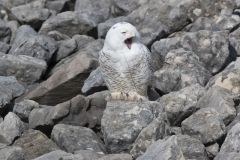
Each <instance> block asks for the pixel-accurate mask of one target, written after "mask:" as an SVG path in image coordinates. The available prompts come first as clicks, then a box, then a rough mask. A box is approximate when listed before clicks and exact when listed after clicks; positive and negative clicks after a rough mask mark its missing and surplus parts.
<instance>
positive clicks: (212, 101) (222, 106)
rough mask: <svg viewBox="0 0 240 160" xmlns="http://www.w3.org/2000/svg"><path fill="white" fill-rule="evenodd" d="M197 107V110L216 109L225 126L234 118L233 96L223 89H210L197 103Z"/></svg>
mask: <svg viewBox="0 0 240 160" xmlns="http://www.w3.org/2000/svg"><path fill="white" fill-rule="evenodd" d="M197 106H198V107H197V108H207V107H209V108H214V109H216V111H217V112H218V113H219V115H220V118H221V119H223V122H224V124H225V125H227V124H229V123H230V122H231V121H232V120H233V119H234V117H235V116H236V109H235V107H234V106H235V104H234V101H233V95H232V94H231V92H230V91H228V90H226V89H224V88H220V87H212V88H210V89H209V90H208V91H207V92H206V93H205V94H204V96H203V97H201V99H200V100H199V101H198V104H197Z"/></svg>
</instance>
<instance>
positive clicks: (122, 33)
mask: <svg viewBox="0 0 240 160" xmlns="http://www.w3.org/2000/svg"><path fill="white" fill-rule="evenodd" d="M99 64H100V71H101V73H102V75H103V79H104V81H105V83H106V85H107V87H108V89H109V90H110V93H111V94H110V97H109V98H110V99H111V100H127V101H139V100H147V99H148V98H147V88H148V85H149V84H150V81H151V78H152V69H151V66H150V65H151V55H150V52H149V50H148V49H147V47H146V46H145V45H144V44H142V43H141V42H140V34H139V32H138V31H137V29H136V28H135V27H134V26H133V25H132V24H130V23H127V22H120V23H117V24H115V25H113V26H112V27H111V28H110V29H109V31H108V32H107V35H106V38H105V42H104V46H103V48H102V50H101V51H100V54H99Z"/></svg>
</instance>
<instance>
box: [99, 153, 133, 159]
mask: <svg viewBox="0 0 240 160" xmlns="http://www.w3.org/2000/svg"><path fill="white" fill-rule="evenodd" d="M97 160H132V156H131V155H129V154H110V155H106V156H103V157H101V158H99V159H97Z"/></svg>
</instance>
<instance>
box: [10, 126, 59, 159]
mask: <svg viewBox="0 0 240 160" xmlns="http://www.w3.org/2000/svg"><path fill="white" fill-rule="evenodd" d="M14 145H15V146H20V147H22V149H23V152H24V155H25V159H26V160H31V159H34V158H36V157H39V156H41V155H43V154H46V153H49V152H51V151H55V150H59V148H58V146H57V145H56V144H55V143H53V141H52V140H51V139H49V138H48V137H47V136H46V135H44V134H43V133H42V132H40V131H37V130H27V131H26V132H24V133H23V135H22V136H21V137H20V138H19V139H17V140H16V141H15V142H14Z"/></svg>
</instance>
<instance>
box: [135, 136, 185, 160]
mask: <svg viewBox="0 0 240 160" xmlns="http://www.w3.org/2000/svg"><path fill="white" fill-rule="evenodd" d="M172 159H174V160H185V158H184V156H183V152H182V151H181V148H180V147H179V145H178V141H177V136H171V137H169V138H166V139H164V140H158V141H156V142H155V143H153V144H152V145H151V146H150V147H148V149H147V151H146V152H145V153H144V154H143V155H142V156H140V157H138V158H137V160H172Z"/></svg>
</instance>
